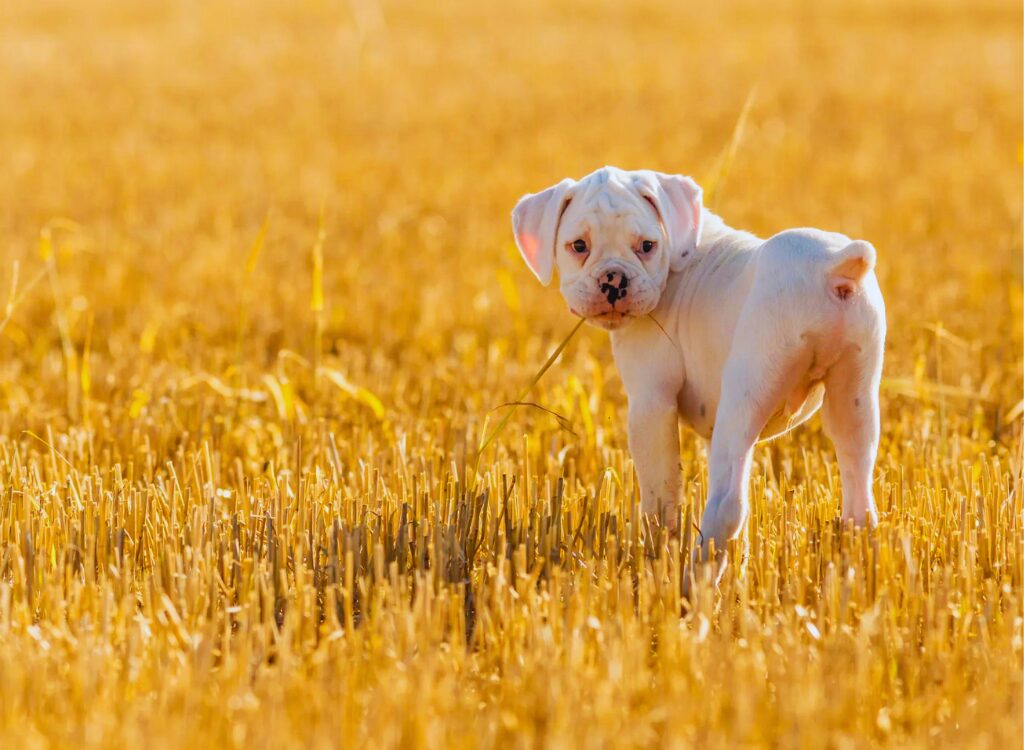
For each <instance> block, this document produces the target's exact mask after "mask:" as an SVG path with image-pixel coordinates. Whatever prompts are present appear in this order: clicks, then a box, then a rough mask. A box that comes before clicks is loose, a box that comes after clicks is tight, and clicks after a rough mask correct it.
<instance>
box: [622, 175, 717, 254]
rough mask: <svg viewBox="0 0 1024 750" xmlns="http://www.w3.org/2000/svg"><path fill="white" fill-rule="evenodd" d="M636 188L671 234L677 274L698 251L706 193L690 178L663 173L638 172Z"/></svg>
mask: <svg viewBox="0 0 1024 750" xmlns="http://www.w3.org/2000/svg"><path fill="white" fill-rule="evenodd" d="M635 174H636V175H637V181H636V188H637V190H638V191H639V193H640V195H641V196H643V197H644V198H645V199H646V200H647V201H648V202H649V203H650V204H651V205H652V206H653V207H654V210H655V211H656V212H657V214H658V218H659V219H661V224H662V226H663V227H664V228H665V233H666V234H667V235H668V243H669V248H668V249H669V263H670V268H671V269H672V270H673V271H679V270H681V269H682V267H683V262H684V259H685V258H686V257H687V256H688V255H689V254H690V253H692V252H693V251H694V250H695V249H696V248H697V243H698V242H700V233H701V229H702V228H703V225H704V191H703V190H701V189H700V185H698V184H697V183H696V182H694V181H693V180H691V179H690V178H689V177H683V176H682V175H677V174H662V173H661V172H649V171H646V170H645V171H641V172H636V173H635Z"/></svg>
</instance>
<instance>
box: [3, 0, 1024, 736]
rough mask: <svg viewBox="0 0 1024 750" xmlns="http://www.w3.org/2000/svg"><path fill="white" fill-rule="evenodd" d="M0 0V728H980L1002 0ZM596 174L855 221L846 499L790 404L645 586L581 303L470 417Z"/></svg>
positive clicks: (637, 536) (1001, 241) (998, 576)
mask: <svg viewBox="0 0 1024 750" xmlns="http://www.w3.org/2000/svg"><path fill="white" fill-rule="evenodd" d="M439 5H445V6H447V7H445V9H444V10H440V9H436V8H435V6H439ZM691 5H692V6H695V7H688V6H691ZM3 6H4V8H3V11H2V12H0V305H6V307H5V309H3V310H0V316H2V317H0V746H2V747H4V748H45V747H68V748H71V747H74V748H128V747H144V748H205V747H218V748H222V747H234V748H333V747H338V748H342V747H344V748H399V747H401V748H415V747H424V748H459V747H466V748H468V747H502V748H506V747H508V748H532V747H538V746H549V747H561V748H577V747H579V748H615V747H643V748H648V747H666V748H688V747H701V748H745V747H782V748H808V749H811V748H835V749H837V750H845V749H847V748H849V749H851V750H852V749H854V748H870V747H914V748H926V747H927V748H936V747H949V748H1009V747H1014V746H1019V743H1020V737H1021V733H1022V730H1024V728H1022V723H1024V722H1022V701H1024V697H1022V696H1024V692H1022V675H1021V659H1022V651H1024V646H1022V638H1024V624H1022V623H1024V621H1022V606H1024V595H1022V565H1024V528H1022V512H1024V508H1022V499H1021V497H1022V486H1021V470H1022V461H1024V454H1022V448H1021V445H1022V443H1021V417H1022V412H1024V402H1022V400H1021V398H1022V315H1024V310H1022V294H1021V285H1022V279H1021V218H1022V217H1021V203H1022V181H1021V165H1022V158H1024V157H1022V155H1024V150H1022V149H1024V145H1022V132H1021V131H1022V80H1021V71H1022V54H1021V9H1020V6H1019V3H1015V2H1011V1H1010V0H999V1H998V2H966V1H965V2H962V3H953V2H950V3H946V2H931V1H929V2H885V1H883V0H877V1H876V0H854V1H853V2H839V1H838V0H826V1H825V2H813V3H812V2H772V3H767V4H766V3H761V2H724V3H720V2H715V3H699V4H697V3H694V4H689V3H688V4H683V3H677V2H672V1H671V0H651V2H637V3H623V2H611V1H608V2H596V3H593V2H583V1H582V0H579V1H578V2H570V3H552V2H542V1H541V0H536V1H535V2H514V3H500V2H479V1H477V2H461V3H455V4H450V5H448V4H437V3H430V2H414V1H413V0H396V1H394V2H392V1H391V0H386V1H385V2H380V3H378V2H376V0H350V1H349V2H344V1H341V0H323V1H319V2H316V1H312V0H306V1H304V2H296V1H295V0H272V1H271V2H259V3H251V2H241V1H238V2H224V1H222V0H194V1H190V2H177V3H169V2H160V3H156V2H151V3H137V2H131V1H130V0H110V1H107V0H102V1H90V2H81V1H79V2H75V1H73V0H60V1H53V0H4V2H3ZM745 107H746V110H745V111H746V115H745V117H741V113H743V112H744V109H745ZM606 163H607V164H615V165H618V166H622V167H626V168H643V167H647V168H654V169H658V170H661V171H665V172H678V173H683V174H689V175H692V176H693V177H694V178H695V179H696V180H698V182H700V183H701V184H702V185H703V186H704V188H705V195H706V198H707V203H708V205H709V207H710V208H712V209H713V210H715V211H716V212H718V213H720V214H721V215H723V216H724V218H725V219H726V221H727V222H729V223H730V224H732V225H733V226H737V227H741V228H745V229H749V230H751V231H754V232H757V233H759V234H761V235H763V236H769V235H771V234H773V233H775V232H777V231H779V230H781V229H784V228H788V227H793V226H817V227H821V228H826V229H831V230H836V231H841V232H844V233H845V234H848V235H850V236H852V237H863V238H866V239H869V240H871V241H872V242H873V243H874V244H875V246H876V247H877V248H878V251H879V262H878V274H879V278H880V282H881V285H882V289H883V292H884V294H885V296H886V303H887V307H888V326H889V336H888V344H887V351H886V364H885V372H884V379H883V383H882V446H881V453H880V457H879V462H878V466H877V470H876V475H875V496H876V498H877V500H878V503H879V511H880V517H881V520H880V524H879V526H878V528H877V529H876V530H874V531H872V532H866V531H863V530H854V529H852V528H847V527H844V526H842V525H840V524H839V523H838V521H837V518H838V515H839V504H840V485H839V475H838V469H837V465H836V461H835V455H834V453H833V451H832V447H831V445H830V443H829V442H828V440H827V438H826V437H825V436H824V435H823V433H822V431H821V426H820V419H818V418H815V419H814V420H813V421H812V422H811V423H810V424H809V425H807V426H804V427H802V428H800V429H798V430H797V431H796V432H794V433H792V434H790V435H787V436H786V437H784V438H782V439H779V440H777V441H775V442H772V443H769V444H764V445H762V446H761V447H759V448H758V449H757V451H756V454H755V466H754V471H753V474H754V477H753V490H752V503H753V515H752V519H751V523H750V527H749V529H748V536H749V540H750V552H749V558H748V561H747V563H746V565H745V566H740V565H733V566H731V567H730V568H729V569H728V571H727V573H726V575H725V577H724V578H723V580H722V582H721V584H720V586H719V587H718V588H717V589H716V588H715V587H714V585H713V584H712V583H711V582H710V581H709V579H708V577H707V576H706V574H701V575H699V576H698V579H697V581H696V584H695V587H694V590H693V592H692V593H691V595H690V597H689V598H688V599H686V598H684V597H683V596H682V593H681V583H682V578H683V575H684V570H683V568H684V565H683V562H684V561H686V560H688V559H689V550H690V547H691V545H692V543H693V540H694V538H695V536H696V524H697V522H698V521H699V519H700V513H701V510H702V508H703V503H704V501H705V498H706V471H707V463H706V448H705V446H704V444H703V443H702V441H700V440H699V439H698V438H697V437H695V436H694V435H693V434H692V433H689V432H687V431H685V430H683V435H682V450H683V467H684V472H685V495H686V497H685V508H684V524H683V526H684V532H683V533H682V535H681V537H680V538H679V539H669V538H666V535H665V534H664V532H663V530H659V529H653V530H652V529H649V528H646V527H645V526H644V524H643V523H642V521H641V519H640V516H639V512H638V507H637V501H638V493H637V488H636V483H635V477H634V474H633V468H632V463H631V461H630V457H629V452H628V450H627V447H626V429H625V425H626V412H625V406H626V404H625V397H624V394H623V390H622V387H621V384H620V382H619V379H618V375H617V374H616V371H615V368H614V365H613V363H612V359H611V351H610V347H609V345H608V341H607V337H606V334H604V333H603V332H601V331H598V330H596V329H593V328H589V327H585V328H583V329H582V330H581V331H580V332H579V334H577V335H576V336H575V337H574V338H572V339H571V341H569V343H568V345H567V346H566V348H565V351H564V353H563V355H562V356H561V358H560V359H559V360H558V362H557V363H556V364H555V365H554V366H553V367H552V368H551V369H550V370H549V371H548V372H547V373H546V374H545V375H544V377H543V378H542V379H541V380H540V382H539V384H537V386H536V387H535V388H533V389H532V390H531V391H529V393H528V395H527V396H526V397H525V398H522V400H524V401H529V402H532V403H534V404H536V405H537V406H539V407H543V408H536V407H533V406H523V407H520V408H518V409H515V410H514V411H513V413H512V415H511V418H510V419H509V420H508V423H507V426H506V427H505V429H504V430H503V431H502V432H501V433H500V434H498V436H497V437H496V438H495V439H494V440H493V441H491V442H489V443H488V444H487V445H486V446H484V449H483V450H482V451H481V450H480V447H481V446H482V445H483V444H484V441H485V437H486V436H487V435H488V434H490V432H491V431H492V430H493V429H494V427H495V426H496V425H497V424H498V422H499V420H501V419H502V418H503V417H504V416H505V415H506V414H507V413H508V409H509V408H510V407H508V406H504V407H503V406H502V405H503V404H507V403H508V402H511V401H516V400H517V399H520V398H521V397H522V396H523V392H524V391H525V389H526V387H527V386H528V385H529V384H530V382H531V381H532V380H533V379H534V376H535V375H536V374H537V372H538V370H540V368H541V366H542V365H543V364H544V362H545V360H546V359H547V358H548V356H549V355H550V354H551V353H552V352H553V351H554V350H555V348H556V347H557V346H558V345H559V344H560V343H561V342H562V341H563V340H564V339H565V338H566V336H567V335H568V334H569V332H570V331H571V330H572V328H573V326H574V325H575V319H574V318H573V317H572V315H571V314H570V313H569V312H568V310H567V309H566V308H565V305H564V303H563V301H562V300H561V298H560V296H559V295H558V294H557V292H556V291H555V290H554V289H544V288H542V287H540V286H539V285H538V284H537V283H536V281H535V280H534V278H533V277H532V275H531V274H530V273H529V271H528V269H527V268H526V267H525V265H523V264H522V262H521V260H520V259H519V255H518V252H517V250H516V248H515V245H514V242H513V238H512V233H511V227H510V221H509V214H510V211H511V209H512V207H513V205H514V204H515V202H516V200H517V199H518V198H519V196H520V195H522V194H523V193H526V192H535V191H537V190H539V189H541V188H544V187H547V186H548V185H550V184H552V183H554V182H557V181H558V180H560V179H561V178H563V177H566V176H573V177H579V176H582V175H583V174H585V173H587V172H590V171H591V170H593V169H595V168H597V167H599V166H602V165H604V164H606Z"/></svg>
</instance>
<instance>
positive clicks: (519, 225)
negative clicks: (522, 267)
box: [512, 179, 576, 286]
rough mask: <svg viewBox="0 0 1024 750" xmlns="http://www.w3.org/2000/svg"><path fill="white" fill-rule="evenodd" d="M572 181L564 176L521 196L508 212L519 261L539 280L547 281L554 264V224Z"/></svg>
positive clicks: (543, 282)
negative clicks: (521, 258)
mask: <svg viewBox="0 0 1024 750" xmlns="http://www.w3.org/2000/svg"><path fill="white" fill-rule="evenodd" d="M575 184H576V182H575V181H574V180H570V179H565V180H562V181H561V182H560V183H558V184H557V185H552V186H551V187H549V188H548V189H547V190H543V191H541V192H539V193H533V194H531V195H524V196H523V197H522V198H520V199H519V202H518V203H517V204H516V207H515V210H513V211H512V231H513V232H515V235H516V245H518V246H519V252H520V253H522V255H523V260H525V261H526V265H528V266H529V267H530V270H531V271H533V273H534V275H535V276H536V277H537V278H538V279H540V283H541V284H543V285H544V286H547V285H548V284H550V283H551V274H552V272H553V271H554V267H555V240H556V239H557V238H558V224H559V222H560V221H561V219H562V214H564V213H565V209H566V208H567V207H568V205H569V201H570V200H571V199H572V196H571V195H570V194H569V189H570V188H571V187H572V186H573V185H575Z"/></svg>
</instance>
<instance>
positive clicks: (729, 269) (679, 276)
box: [655, 209, 764, 315]
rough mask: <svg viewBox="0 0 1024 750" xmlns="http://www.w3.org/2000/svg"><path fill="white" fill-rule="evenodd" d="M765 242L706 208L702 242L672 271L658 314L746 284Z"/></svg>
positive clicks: (657, 309) (659, 304) (656, 312)
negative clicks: (692, 299)
mask: <svg viewBox="0 0 1024 750" xmlns="http://www.w3.org/2000/svg"><path fill="white" fill-rule="evenodd" d="M762 244H764V240H762V239H761V238H759V237H756V236H755V235H753V234H751V233H750V232H744V231H742V230H739V229H733V228H732V227H730V226H729V225H727V224H726V223H725V222H724V221H722V219H721V217H719V216H718V215H717V214H714V213H712V212H711V211H708V210H707V209H704V215H703V228H702V231H701V238H700V242H699V243H697V247H696V248H695V249H694V250H693V251H691V252H690V255H689V257H687V258H686V260H685V261H684V263H683V265H682V268H680V269H679V270H678V271H672V272H670V273H669V276H668V281H667V282H666V287H665V291H664V292H663V294H662V297H661V301H660V302H659V303H658V308H656V311H655V314H656V315H658V314H659V311H661V312H665V311H667V310H668V309H669V308H672V307H675V308H676V309H679V307H680V304H681V302H683V301H684V300H685V299H686V298H690V297H692V296H693V295H695V294H698V293H706V294H712V295H713V294H714V293H715V292H716V290H717V291H724V290H725V289H726V288H735V285H736V284H740V285H741V286H742V285H745V284H746V280H747V277H749V274H748V273H745V272H746V271H747V269H749V268H751V265H750V261H751V260H752V259H753V258H754V257H755V255H756V252H757V249H758V248H759V247H760V246H761V245H762Z"/></svg>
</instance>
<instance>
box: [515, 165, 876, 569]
mask: <svg viewBox="0 0 1024 750" xmlns="http://www.w3.org/2000/svg"><path fill="white" fill-rule="evenodd" d="M512 226H513V230H514V232H515V238H516V244H517V245H518V246H519V250H520V252H521V253H522V256H523V259H524V260H525V261H526V263H527V265H528V266H529V267H530V269H531V270H532V271H533V272H534V274H536V276H537V278H538V279H539V280H540V282H541V283H542V284H544V285H547V284H550V282H551V278H552V274H553V272H554V269H555V268H557V269H558V275H559V281H560V287H561V293H562V296H563V297H564V298H565V301H566V302H567V303H568V305H569V309H570V310H572V312H573V313H574V314H576V315H579V316H582V317H584V318H586V319H587V321H589V322H590V323H592V324H593V325H596V326H599V327H601V328H604V329H606V330H608V331H610V332H611V340H612V351H613V353H614V356H615V364H616V366H617V367H618V370H619V374H620V376H621V378H622V383H623V385H624V387H625V389H626V393H627V394H628V396H629V448H630V452H631V453H632V456H633V462H634V465H635V466H636V471H637V475H638V479H639V482H640V494H641V510H642V511H643V512H644V513H645V514H648V515H650V516H653V517H656V518H657V519H658V520H659V521H660V522H661V523H663V524H664V525H665V526H667V527H668V528H669V529H670V530H672V531H673V532H676V531H677V530H678V525H679V520H680V519H679V515H680V513H679V508H680V495H681V492H682V477H681V465H680V452H679V436H678V423H679V420H682V421H683V422H684V423H685V424H687V425H689V426H690V427H691V428H693V429H694V430H695V431H696V432H697V433H698V434H699V435H701V436H702V437H704V438H706V439H709V440H710V441H711V450H710V461H709V474H710V477H709V486H708V500H707V505H706V508H705V510H704V516H703V518H702V519H701V524H700V530H701V535H700V537H699V543H698V545H696V546H695V550H694V553H695V557H697V556H699V557H701V558H702V559H705V560H706V559H708V557H709V551H710V549H711V545H712V544H713V545H714V549H715V550H716V551H717V554H716V559H717V561H718V568H717V569H718V574H719V575H720V574H721V572H722V571H723V570H724V567H725V564H726V560H727V558H726V542H727V541H728V540H730V539H733V538H735V537H737V536H739V534H740V533H741V531H742V529H743V526H744V523H745V522H746V520H747V516H748V514H749V499H748V484H749V482H748V480H749V475H750V462H751V456H752V453H753V448H754V444H755V443H756V442H757V441H758V440H766V439H769V438H773V437H775V436H777V435H781V434H782V433H784V432H786V431H788V430H790V429H792V428H793V427H795V426H796V425H798V424H800V423H801V422H804V421H806V420H807V419H808V418H809V417H810V416H811V415H812V414H814V412H816V411H817V410H818V408H819V407H820V408H821V409H822V418H823V423H824V427H825V431H826V433H827V434H828V436H829V437H830V438H831V440H832V442H833V444H834V446H835V449H836V454H837V457H838V462H839V469H840V474H841V478H842V487H843V500H842V517H843V519H844V520H852V521H853V522H854V523H855V524H858V525H864V524H870V525H874V524H875V523H876V521H877V513H876V510H875V502H874V498H873V496H872V490H871V475H872V471H873V468H874V463H875V457H876V455H877V452H878V435H879V409H878V385H879V380H880V378H881V372H882V349H883V346H884V343H885V307H884V303H883V301H882V295H881V292H880V291H879V288H878V281H877V279H876V278H875V274H874V271H873V269H874V266H875V249H874V248H873V247H872V246H871V245H870V244H869V243H867V242H865V241H863V240H850V239H849V238H847V237H845V236H843V235H841V234H834V233H831V232H823V231H819V230H817V229H791V230H788V231H785V232H781V233H779V234H777V235H775V236H774V237H772V238H771V239H768V240H762V239H759V238H758V237H755V236H754V235H752V234H748V233H747V232H742V231H738V230H735V229H732V228H730V227H728V226H726V225H725V223H723V221H722V220H721V219H720V218H719V217H718V216H716V215H714V214H713V213H711V212H710V211H708V210H707V209H705V208H704V207H703V204H702V200H701V189H700V187H698V186H697V184H696V183H695V182H694V181H693V180H691V179H690V178H688V177H682V176H679V175H669V174H662V173H659V172H651V171H648V170H640V171H633V172H629V171H624V170H621V169H616V168H615V167H604V168H602V169H599V170H597V171H596V172H594V173H592V174H590V175H587V176H586V177H584V178H583V179H581V180H579V181H576V180H571V179H566V180H562V181H561V182H560V183H558V184H557V185H554V186H553V187H549V188H548V189H547V190H543V191H541V192H539V193H536V194H532V195H526V196H524V197H523V198H522V199H521V200H520V201H519V203H518V204H517V205H516V207H515V210H514V211H513V213H512Z"/></svg>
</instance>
